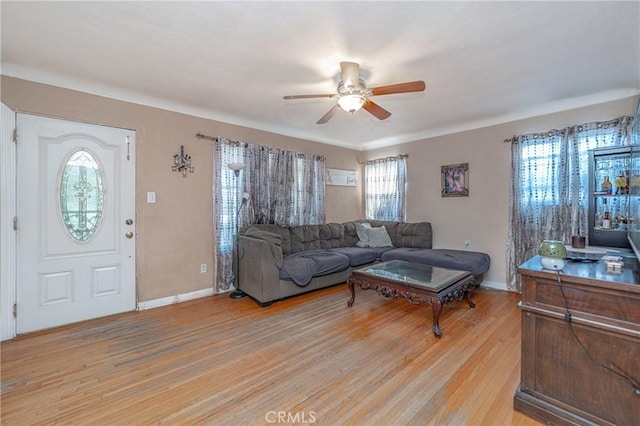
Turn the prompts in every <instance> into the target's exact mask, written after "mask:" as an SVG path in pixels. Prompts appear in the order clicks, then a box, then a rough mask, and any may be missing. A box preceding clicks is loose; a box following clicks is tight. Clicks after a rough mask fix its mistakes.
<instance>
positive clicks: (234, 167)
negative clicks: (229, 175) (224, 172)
mask: <svg viewBox="0 0 640 426" xmlns="http://www.w3.org/2000/svg"><path fill="white" fill-rule="evenodd" d="M227 167H229V168H230V169H231V170H233V173H235V175H236V177H238V176H239V175H240V170H244V163H229V164H227Z"/></svg>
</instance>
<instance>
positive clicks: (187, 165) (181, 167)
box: [171, 145, 195, 177]
mask: <svg viewBox="0 0 640 426" xmlns="http://www.w3.org/2000/svg"><path fill="white" fill-rule="evenodd" d="M171 170H173V171H174V172H181V173H182V177H187V171H189V172H191V173H193V171H194V170H195V167H193V166H192V165H191V156H190V155H189V154H185V153H184V145H180V154H175V155H174V156H173V165H172V166H171Z"/></svg>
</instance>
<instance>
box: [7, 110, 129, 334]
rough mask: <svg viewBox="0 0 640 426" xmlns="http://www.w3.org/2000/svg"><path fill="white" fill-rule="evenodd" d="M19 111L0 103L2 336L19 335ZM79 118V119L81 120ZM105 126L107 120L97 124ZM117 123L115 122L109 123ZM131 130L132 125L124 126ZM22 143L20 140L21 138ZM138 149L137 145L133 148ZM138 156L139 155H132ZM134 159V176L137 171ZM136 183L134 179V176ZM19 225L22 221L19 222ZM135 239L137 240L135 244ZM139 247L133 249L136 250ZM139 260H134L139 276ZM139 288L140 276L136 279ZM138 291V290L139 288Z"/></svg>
mask: <svg viewBox="0 0 640 426" xmlns="http://www.w3.org/2000/svg"><path fill="white" fill-rule="evenodd" d="M17 113H18V111H12V110H11V109H10V108H8V107H7V106H6V105H5V104H3V103H0V125H1V127H0V146H1V147H2V155H1V156H0V191H1V194H2V196H1V197H0V253H1V254H2V256H0V340H9V339H13V338H14V337H16V330H17V321H16V317H15V316H14V305H15V304H16V302H17V239H16V235H17V233H16V230H15V229H14V218H15V217H16V215H17V201H16V199H17V176H18V170H17V167H16V165H17V156H16V152H17V149H16V142H15V141H14V134H15V133H14V132H15V129H16V117H17ZM25 114H30V115H40V116H42V117H49V118H56V119H61V120H65V121H78V120H73V119H63V118H59V117H51V116H46V115H41V114H32V113H25ZM78 122H80V121H78ZM85 123H86V124H93V125H98V126H102V125H104V124H96V123H89V122H85ZM108 127H116V126H108ZM125 130H132V131H135V130H133V129H125ZM18 143H19V141H18ZM134 149H135V148H134ZM133 158H134V159H135V158H136V157H135V156H133ZM135 166H136V165H135V163H134V176H135V174H136V171H135ZM134 185H135V179H134ZM134 220H136V221H137V208H136V203H135V202H134ZM18 226H19V225H18ZM135 240H137V238H136V239H134V244H136V241H135ZM135 251H136V249H134V252H135ZM137 266H138V265H137V260H136V262H135V264H134V268H135V270H136V272H134V276H135V277H137ZM135 286H136V289H137V280H136V283H135ZM136 292H137V291H136Z"/></svg>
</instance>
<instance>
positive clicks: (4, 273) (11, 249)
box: [0, 103, 17, 340]
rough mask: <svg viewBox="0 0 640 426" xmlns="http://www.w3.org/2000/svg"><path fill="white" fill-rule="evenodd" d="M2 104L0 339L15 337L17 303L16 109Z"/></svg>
mask: <svg viewBox="0 0 640 426" xmlns="http://www.w3.org/2000/svg"><path fill="white" fill-rule="evenodd" d="M0 108H1V113H0V115H1V124H0V129H1V134H0V139H1V140H2V142H1V145H2V153H3V155H2V157H1V158H0V191H1V192H2V199H1V200H0V218H1V220H0V253H2V256H0V340H8V339H13V338H14V337H16V318H15V316H14V315H13V306H14V304H15V303H16V285H17V283H16V266H17V263H16V260H17V259H16V231H15V229H14V228H13V220H14V219H13V218H14V217H16V178H17V170H16V143H15V141H14V135H15V133H14V131H15V128H16V112H15V111H12V110H11V109H10V108H9V107H8V106H6V105H5V104H4V103H2V104H0Z"/></svg>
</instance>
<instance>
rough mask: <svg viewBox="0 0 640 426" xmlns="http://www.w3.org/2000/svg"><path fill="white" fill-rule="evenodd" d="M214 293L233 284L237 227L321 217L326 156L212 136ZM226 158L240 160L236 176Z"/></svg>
mask: <svg viewBox="0 0 640 426" xmlns="http://www.w3.org/2000/svg"><path fill="white" fill-rule="evenodd" d="M214 146H215V149H214V158H213V164H214V191H215V192H214V221H215V223H214V227H215V230H216V259H217V279H216V284H215V285H216V288H215V289H214V290H215V292H216V293H218V292H224V291H228V290H231V289H232V286H233V284H234V279H235V274H234V271H233V247H234V239H235V235H236V233H237V230H238V229H240V228H242V227H245V226H249V225H252V224H255V223H267V224H277V225H280V226H293V225H303V224H317V223H324V221H325V206H324V200H325V198H324V180H325V158H324V157H322V156H317V155H310V154H299V153H296V152H293V151H286V150H282V149H279V148H270V147H266V146H261V145H256V144H251V143H242V142H234V141H229V140H227V139H225V138H222V137H218V138H216V140H215V141H214ZM229 163H243V164H244V165H245V168H244V169H243V170H241V171H240V172H239V174H238V176H237V177H236V176H235V173H234V172H233V171H232V170H231V169H229V167H228V164H229Z"/></svg>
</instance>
